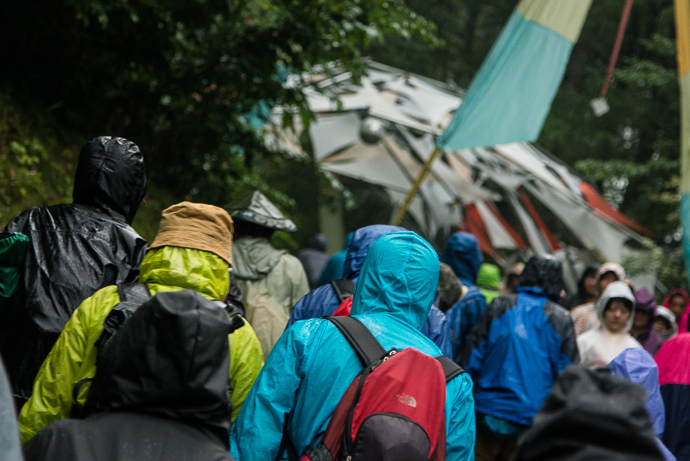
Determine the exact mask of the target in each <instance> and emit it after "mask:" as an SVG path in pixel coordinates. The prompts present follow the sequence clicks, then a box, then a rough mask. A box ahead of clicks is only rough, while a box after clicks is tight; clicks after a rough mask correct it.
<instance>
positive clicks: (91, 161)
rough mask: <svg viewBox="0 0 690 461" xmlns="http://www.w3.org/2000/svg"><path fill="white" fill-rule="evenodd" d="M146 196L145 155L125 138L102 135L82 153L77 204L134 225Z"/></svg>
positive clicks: (75, 193) (75, 195)
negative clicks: (121, 218) (87, 206)
mask: <svg viewBox="0 0 690 461" xmlns="http://www.w3.org/2000/svg"><path fill="white" fill-rule="evenodd" d="M144 195H146V174H145V172H144V157H143V156H142V155H141V152H140V151H139V147H138V146H137V145H136V144H134V143H133V142H132V141H129V140H127V139H125V138H114V137H111V136H99V137H97V138H94V139H92V140H91V141H89V142H87V143H86V144H85V145H84V147H82V149H81V152H80V153H79V164H78V165H77V172H76V174H75V177H74V190H73V192H72V199H73V201H74V203H80V204H82V205H89V206H93V207H95V208H97V209H98V210H100V211H103V212H105V213H107V214H109V215H111V216H112V215H113V214H116V215H120V216H122V217H124V218H125V220H126V221H127V222H128V223H129V224H131V223H132V220H133V219H134V215H135V214H136V213H137V209H138V208H139V204H140V203H141V201H142V200H143V198H144Z"/></svg>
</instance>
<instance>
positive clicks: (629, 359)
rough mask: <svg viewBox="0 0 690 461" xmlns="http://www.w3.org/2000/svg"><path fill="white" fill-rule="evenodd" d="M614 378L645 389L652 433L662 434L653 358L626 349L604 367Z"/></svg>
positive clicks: (636, 350)
mask: <svg viewBox="0 0 690 461" xmlns="http://www.w3.org/2000/svg"><path fill="white" fill-rule="evenodd" d="M606 368H608V369H609V370H611V373H612V374H613V375H614V376H619V377H621V378H625V379H627V380H628V381H632V382H633V383H636V384H641V385H642V386H644V387H645V389H647V403H646V405H645V407H646V408H647V413H649V417H650V418H651V420H652V425H653V426H654V433H655V434H656V435H658V436H661V435H662V434H663V433H664V424H665V421H666V416H665V412H664V402H663V400H662V399H661V389H660V388H659V370H658V368H657V365H656V362H655V361H654V358H653V357H652V356H651V355H650V354H649V352H647V351H645V350H644V349H626V350H624V351H623V352H621V353H620V355H618V357H616V358H615V359H613V360H612V361H611V363H609V364H608V366H607V367H606Z"/></svg>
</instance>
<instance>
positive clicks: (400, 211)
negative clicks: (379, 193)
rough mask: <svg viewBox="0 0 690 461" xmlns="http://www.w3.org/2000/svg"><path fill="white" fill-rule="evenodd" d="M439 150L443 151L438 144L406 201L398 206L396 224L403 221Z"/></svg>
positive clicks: (394, 221)
mask: <svg viewBox="0 0 690 461" xmlns="http://www.w3.org/2000/svg"><path fill="white" fill-rule="evenodd" d="M439 152H441V149H440V148H439V147H438V146H436V148H435V149H434V151H433V152H432V153H431V155H430V156H429V158H428V159H427V161H426V162H425V163H424V167H422V171H420V172H419V176H417V179H415V181H414V184H412V189H410V191H409V192H408V193H407V197H405V201H404V202H403V203H402V205H400V208H398V212H397V213H396V214H395V219H394V220H393V225H394V226H398V225H399V224H400V221H402V218H403V216H405V212H406V211H407V208H408V207H409V206H410V203H412V199H413V198H414V196H415V195H416V194H417V191H418V190H419V186H420V185H421V184H422V181H424V178H425V177H426V175H427V173H428V172H429V168H431V164H432V163H433V162H434V160H435V159H436V157H437V156H438V154H439Z"/></svg>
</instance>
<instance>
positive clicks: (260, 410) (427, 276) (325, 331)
mask: <svg viewBox="0 0 690 461" xmlns="http://www.w3.org/2000/svg"><path fill="white" fill-rule="evenodd" d="M438 267H439V265H438V257H437V255H436V252H435V251H434V250H433V248H431V246H430V245H429V244H428V243H427V242H425V241H424V240H423V239H422V238H420V237H419V236H418V235H417V234H415V233H413V232H398V233H393V234H387V235H384V236H383V237H381V238H380V239H378V240H377V241H376V243H375V244H374V245H373V246H372V247H371V249H370V250H369V253H368V255H367V257H366V259H365V261H364V265H363V267H362V271H361V274H360V277H359V279H358V281H357V284H356V287H355V293H354V298H353V304H352V311H351V315H352V316H353V317H357V318H358V319H360V320H361V321H362V322H363V323H364V324H365V325H366V326H367V327H368V328H369V330H370V331H371V332H372V333H373V334H374V335H375V336H376V337H377V339H378V340H379V341H380V342H381V344H382V345H383V347H384V348H385V349H387V350H388V349H391V348H393V347H395V348H397V349H398V350H400V349H403V348H406V347H414V348H416V349H418V350H420V351H421V352H424V353H426V354H429V355H431V356H438V355H441V351H440V350H439V348H438V346H436V345H435V344H434V343H433V342H432V341H431V340H430V339H428V338H427V337H425V336H424V335H423V334H422V333H421V332H420V329H421V328H422V325H423V324H424V322H425V321H426V318H427V316H428V315H429V309H430V308H431V304H432V302H433V299H434V293H435V289H436V285H437V282H438V270H439V269H438ZM361 369H362V365H361V363H360V361H359V359H358V358H357V355H356V354H355V352H354V350H353V349H352V347H351V346H350V345H349V344H348V343H347V340H346V339H345V338H344V337H343V336H342V335H341V334H340V332H339V331H338V330H337V328H336V327H335V326H334V325H332V324H331V323H330V322H329V321H328V320H323V319H310V320H303V321H299V322H297V323H295V324H294V325H292V326H291V327H290V328H289V329H288V330H287V331H286V332H285V333H284V334H283V336H282V337H281V338H280V340H279V341H278V343H277V344H276V345H275V347H274V348H273V350H272V351H271V354H270V355H269V356H268V359H267V361H266V363H265V365H264V368H263V370H262V371H261V373H260V374H259V376H258V378H257V380H256V382H255V383H254V386H253V387H252V390H251V391H250V393H249V396H248V397H247V400H246V401H245V402H244V406H243V407H242V411H241V412H240V414H239V415H238V417H237V419H236V420H235V423H234V425H233V429H232V434H231V436H230V442H231V449H230V451H231V454H232V455H233V456H234V457H235V458H236V459H237V460H238V461H253V460H257V461H258V460H260V461H266V460H275V459H287V455H286V452H285V450H282V452H281V440H282V438H283V432H284V429H285V428H287V434H288V437H289V438H290V441H291V442H292V444H293V446H294V447H295V449H296V451H297V452H298V453H302V452H303V451H304V449H305V448H307V447H308V446H312V445H315V444H317V443H318V442H319V441H320V440H321V438H322V436H323V433H324V431H325V430H326V427H327V426H328V422H329V421H330V418H331V415H332V414H333V411H334V409H335V407H336V405H337V404H338V402H339V401H340V398H341V397H342V395H343V394H344V393H345V390H346V389H347V387H348V386H349V384H350V382H351V381H352V380H353V379H354V378H355V376H356V375H357V374H358V373H359V371H360V370H361ZM445 413H446V433H447V456H446V459H447V460H449V461H456V460H472V459H474V439H475V421H474V400H473V398H472V382H471V380H470V378H469V376H468V375H467V374H466V373H465V374H462V375H460V376H458V377H456V378H454V379H453V380H452V381H450V382H449V383H448V385H447V388H446V404H445Z"/></svg>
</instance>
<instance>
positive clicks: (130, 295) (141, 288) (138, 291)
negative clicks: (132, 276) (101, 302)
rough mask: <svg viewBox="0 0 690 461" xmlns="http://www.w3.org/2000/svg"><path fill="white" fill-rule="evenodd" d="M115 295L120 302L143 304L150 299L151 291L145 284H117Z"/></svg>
mask: <svg viewBox="0 0 690 461" xmlns="http://www.w3.org/2000/svg"><path fill="white" fill-rule="evenodd" d="M117 294H118V295H119V296H120V302H131V303H133V304H144V303H145V302H146V301H148V300H149V298H150V297H151V291H150V290H149V286H148V284H146V283H139V282H132V283H118V284H117Z"/></svg>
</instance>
